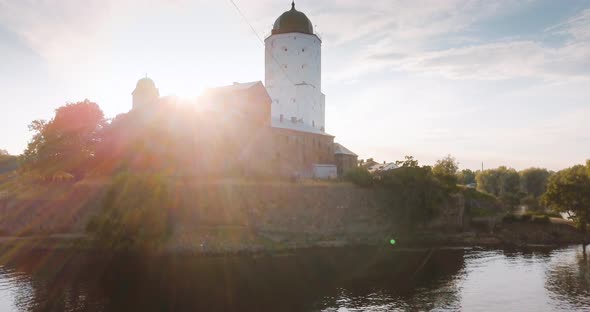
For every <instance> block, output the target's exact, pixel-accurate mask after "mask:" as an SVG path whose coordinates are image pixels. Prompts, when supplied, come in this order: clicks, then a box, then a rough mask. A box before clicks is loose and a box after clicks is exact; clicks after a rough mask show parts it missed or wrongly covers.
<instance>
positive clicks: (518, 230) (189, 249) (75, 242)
mask: <svg viewBox="0 0 590 312" xmlns="http://www.w3.org/2000/svg"><path fill="white" fill-rule="evenodd" d="M392 240H394V243H393V244H392ZM587 240H590V239H588V238H587ZM583 242H584V236H583V235H582V234H581V233H580V232H579V231H577V230H576V229H575V228H574V227H573V225H572V224H570V223H568V222H564V221H563V220H552V222H550V223H548V224H533V223H519V224H498V225H496V226H495V227H494V229H493V230H492V231H467V232H449V231H422V232H416V233H414V234H411V235H390V234H386V233H381V234H375V233H374V234H372V235H367V236H356V237H350V236H343V237H340V238H332V239H318V238H317V237H313V236H311V235H307V234H305V233H284V232H283V233H280V232H274V233H273V232H261V231H254V230H250V229H248V228H245V227H235V226H226V227H203V228H201V229H199V230H198V231H192V232H178V233H175V234H174V235H172V237H171V238H170V239H169V240H168V242H167V243H166V244H165V245H164V246H163V247H162V248H161V249H160V250H159V251H158V253H163V254H194V255H199V254H200V255H230V254H270V255H280V254H283V253H286V252H287V253H288V252H291V251H294V250H300V249H311V248H326V249H329V248H337V247H355V246H373V247H376V246H388V247H391V248H395V249H396V250H423V249H430V248H435V249H445V248H457V247H484V248H496V247H497V248H502V247H539V246H546V247H559V246H566V245H572V244H582V243H583ZM95 246H96V245H95V244H94V242H93V240H92V239H91V238H90V237H89V236H87V235H85V234H83V233H77V234H76V233H72V234H52V235H36V236H19V237H14V236H4V237H0V248H1V249H3V250H19V249H23V250H96V249H97V248H96V247H95Z"/></svg>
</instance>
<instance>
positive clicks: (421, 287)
mask: <svg viewBox="0 0 590 312" xmlns="http://www.w3.org/2000/svg"><path fill="white" fill-rule="evenodd" d="M0 262H1V264H2V266H1V267H0V311H502V312H507V311H590V260H588V258H585V257H584V256H583V253H582V249H581V247H580V246H571V247H567V248H560V249H528V250H523V249H519V250H506V249H448V250H434V251H424V250H404V249H396V248H395V247H392V246H388V247H386V246H384V247H383V248H339V249H318V250H302V251H298V252H295V253H289V254H283V255H274V256H272V257H271V256H225V257H222V256H207V257H204V256H200V257H198V256H187V255H179V256H167V257H146V256H142V257H140V256H131V255H118V256H112V255H111V256H108V255H104V254H100V253H95V254H90V253H84V254H81V253H73V252H63V251H61V252H57V251H35V252H22V251H15V250H5V251H4V252H3V253H2V255H1V257H0Z"/></svg>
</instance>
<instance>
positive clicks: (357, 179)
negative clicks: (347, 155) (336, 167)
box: [344, 167, 374, 187]
mask: <svg viewBox="0 0 590 312" xmlns="http://www.w3.org/2000/svg"><path fill="white" fill-rule="evenodd" d="M344 179H345V180H347V181H350V182H352V183H354V184H356V185H358V186H361V187H370V186H372V185H373V182H374V181H373V176H372V175H371V173H370V172H369V171H368V170H367V169H366V168H363V167H357V168H354V169H351V170H349V171H347V172H346V174H345V175H344Z"/></svg>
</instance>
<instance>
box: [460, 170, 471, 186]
mask: <svg viewBox="0 0 590 312" xmlns="http://www.w3.org/2000/svg"><path fill="white" fill-rule="evenodd" d="M457 183H459V184H463V185H468V184H471V183H475V172H474V171H473V170H471V169H463V170H461V171H459V172H458V173H457Z"/></svg>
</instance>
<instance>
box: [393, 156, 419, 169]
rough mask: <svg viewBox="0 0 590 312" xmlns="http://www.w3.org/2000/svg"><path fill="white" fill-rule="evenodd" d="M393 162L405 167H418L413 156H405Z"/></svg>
mask: <svg viewBox="0 0 590 312" xmlns="http://www.w3.org/2000/svg"><path fill="white" fill-rule="evenodd" d="M395 164H396V165H397V166H398V167H406V168H418V167H419V165H418V160H416V159H414V156H405V157H404V160H396V161H395Z"/></svg>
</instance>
